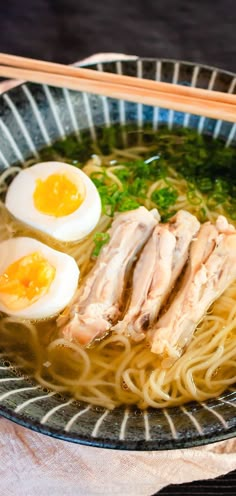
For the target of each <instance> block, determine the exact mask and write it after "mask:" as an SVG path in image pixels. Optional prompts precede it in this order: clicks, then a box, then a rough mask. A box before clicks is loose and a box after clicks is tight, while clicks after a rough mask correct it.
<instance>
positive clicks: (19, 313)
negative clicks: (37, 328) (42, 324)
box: [0, 237, 80, 320]
mask: <svg viewBox="0 0 236 496" xmlns="http://www.w3.org/2000/svg"><path fill="white" fill-rule="evenodd" d="M34 252H40V253H41V254H42V255H43V257H44V258H46V259H47V260H48V262H49V263H50V264H51V265H52V266H53V267H55V269H56V273H55V277H54V279H53V281H52V283H51V285H50V287H49V288H48V291H47V292H46V293H45V294H44V295H42V296H41V297H39V299H38V300H37V301H35V302H34V303H32V304H29V306H28V307H26V308H23V309H21V310H10V309H9V308H8V307H7V306H5V305H4V304H3V303H2V302H1V301H0V311H2V312H4V313H6V314H8V315H13V316H15V317H21V318H23V319H30V320H38V319H45V318H48V317H53V316H55V315H57V314H58V313H59V312H60V311H61V310H63V309H64V308H65V307H66V306H67V305H68V304H69V303H70V301H71V300H72V298H73V296H74V294H75V292H76V289H77V286H78V281H79V274H80V272H79V268H78V266H77V264H76V262H75V260H74V259H73V258H72V257H71V256H70V255H66V254H65V253H61V252H59V251H56V250H53V249H52V248H49V246H47V245H45V244H44V243H41V242H40V241H37V240H35V239H33V238H27V237H19V238H11V239H8V240H6V241H3V242H2V243H0V274H3V273H4V271H5V270H6V269H7V267H8V266H9V265H11V264H12V263H14V262H16V261H17V260H19V259H20V258H22V257H24V256H26V255H30V254H31V253H34Z"/></svg>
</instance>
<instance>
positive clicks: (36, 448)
mask: <svg viewBox="0 0 236 496" xmlns="http://www.w3.org/2000/svg"><path fill="white" fill-rule="evenodd" d="M0 453H1V464H0V483H1V490H0V493H1V494H2V495H3V494H4V495H6V496H33V495H38V496H49V495H50V496H77V495H79V496H97V495H106V496H113V495H114V496H151V495H153V494H154V493H155V492H156V491H158V490H160V489H161V488H162V487H164V486H166V485H168V484H180V483H182V482H190V481H193V480H197V479H210V478H214V477H217V476H219V475H222V474H224V473H227V472H229V471H231V470H234V469H236V439H233V440H229V441H224V442H221V443H216V444H212V445H208V446H204V447H199V448H191V449H183V450H175V451H159V452H155V451H151V452H131V451H127V452H125V451H115V450H107V449H99V448H92V447H87V446H80V445H76V444H72V443H68V442H62V441H59V440H57V439H52V438H50V437H47V436H44V435H42V434H37V433H35V432H32V431H30V430H28V429H25V428H24V427H20V426H18V425H16V424H14V423H13V422H10V421H8V420H5V419H1V420H0Z"/></svg>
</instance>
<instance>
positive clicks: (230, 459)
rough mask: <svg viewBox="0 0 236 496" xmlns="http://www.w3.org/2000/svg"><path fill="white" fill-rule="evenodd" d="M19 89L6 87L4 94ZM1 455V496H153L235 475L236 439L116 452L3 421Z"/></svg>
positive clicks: (116, 56)
mask: <svg viewBox="0 0 236 496" xmlns="http://www.w3.org/2000/svg"><path fill="white" fill-rule="evenodd" d="M121 58H123V59H124V58H130V56H126V55H123V54H110V53H109V54H98V55H94V56H92V57H90V58H88V59H86V60H84V61H83V62H82V63H85V62H86V63H88V62H101V61H105V60H115V59H121ZM134 58H135V57H134ZM15 84H16V82H12V81H10V82H9V81H7V82H4V83H2V84H1V85H0V92H1V91H5V90H6V89H8V88H9V87H12V86H14V85H15ZM18 84H19V83H18ZM0 454H1V464H0V484H1V486H0V487H1V489H0V494H4V495H6V496H33V495H34V494H35V495H38V496H49V495H50V496H97V495H106V496H113V495H114V496H152V495H153V494H154V493H155V492H157V491H158V490H160V489H161V488H163V487H164V486H167V485H168V484H181V483H183V482H191V481H193V480H198V479H211V478H215V477H218V476H220V475H223V474H226V473H227V472H230V471H231V470H235V469H236V438H234V439H231V440H228V441H223V442H220V443H216V444H211V445H207V446H202V447H199V448H191V449H190V448H189V449H182V450H174V451H160V452H156V451H151V452H130V451H115V450H106V449H99V448H92V447H87V446H80V445H75V444H72V443H68V442H62V441H59V440H57V439H52V438H50V437H47V436H43V435H41V434H37V433H35V432H32V431H30V430H28V429H25V428H24V427H20V426H18V425H16V424H14V423H13V422H10V421H8V420H5V419H0Z"/></svg>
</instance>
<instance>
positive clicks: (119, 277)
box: [58, 207, 159, 345]
mask: <svg viewBox="0 0 236 496" xmlns="http://www.w3.org/2000/svg"><path fill="white" fill-rule="evenodd" d="M158 220H159V214H158V213H157V211H156V210H154V211H151V212H149V211H148V210H147V209H146V208H145V207H139V208H138V209H136V210H132V211H130V212H125V213H122V214H119V215H117V217H116V218H115V220H114V221H113V223H112V226H111V229H110V231H109V234H110V241H109V242H108V244H107V245H105V246H104V247H103V248H102V250H101V253H100V255H99V257H98V259H97V262H96V264H95V266H94V268H93V269H92V271H91V272H90V274H89V275H88V277H87V279H86V281H85V283H84V285H83V286H82V287H81V289H80V290H79V293H78V297H77V298H76V300H75V301H74V302H73V304H72V307H71V308H70V311H69V322H68V323H67V324H66V326H65V327H64V329H63V335H64V336H65V337H66V338H68V339H69V340H71V341H72V340H75V341H78V342H79V343H81V344H83V345H88V344H89V343H90V342H91V341H92V340H93V339H94V338H98V337H101V336H102V335H103V334H105V333H107V332H108V331H109V329H110V327H111V325H112V323H115V321H117V319H118V318H119V316H120V311H121V306H122V297H123V292H124V288H125V283H126V280H127V277H128V274H129V272H130V269H131V267H132V265H133V263H134V261H135V259H136V256H137V254H138V253H139V252H140V250H141V249H142V247H143V245H144V244H145V242H146V241H147V239H148V238H149V236H150V235H151V233H152V231H153V229H154V227H155V225H156V224H157V222H158ZM58 323H59V325H60V320H59V322H58Z"/></svg>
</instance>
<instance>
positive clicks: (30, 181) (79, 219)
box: [5, 162, 101, 242]
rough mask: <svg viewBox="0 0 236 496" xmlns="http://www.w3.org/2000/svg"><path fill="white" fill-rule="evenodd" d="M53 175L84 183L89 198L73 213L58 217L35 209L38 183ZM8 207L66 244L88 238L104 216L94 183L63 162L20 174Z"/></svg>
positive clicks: (16, 214) (12, 185) (8, 199)
mask: <svg viewBox="0 0 236 496" xmlns="http://www.w3.org/2000/svg"><path fill="white" fill-rule="evenodd" d="M51 174H65V175H66V176H67V177H68V179H70V180H72V181H73V182H74V183H76V182H78V180H79V181H80V182H81V181H82V182H83V185H84V189H85V198H84V201H83V202H82V203H81V205H80V206H79V208H78V209H77V210H75V211H74V212H73V213H71V214H69V215H65V216H63V217H54V216H53V215H46V214H43V213H41V212H40V211H39V210H37V208H36V207H35V205H34V198H33V196H34V191H35V187H36V181H37V179H41V180H45V179H47V177H48V176H50V175H51ZM5 205H6V208H7V209H8V210H9V212H10V213H11V214H12V215H13V216H14V217H15V218H16V219H18V220H20V221H21V222H24V223H25V224H28V225H29V226H31V227H33V228H35V229H38V230H40V231H42V232H44V233H47V234H49V236H52V237H53V238H55V239H57V240H59V241H66V242H72V241H78V240H80V239H82V238H84V237H85V236H87V235H88V234H89V233H90V232H91V231H92V230H93V229H94V228H95V226H96V225H97V223H98V221H99V218H100V216H101V200H100V196H99V193H98V191H97V188H96V187H95V185H94V184H93V182H92V181H91V179H90V178H89V177H88V176H87V175H86V174H85V173H84V172H83V171H81V170H80V169H77V168H76V167H74V166H72V165H69V164H65V163H63V162H41V163H39V164H36V165H33V166H31V167H29V168H27V169H24V170H22V171H21V172H19V174H18V175H17V176H16V177H15V178H14V179H13V181H12V183H11V184H10V186H9V188H8V191H7V195H6V200H5Z"/></svg>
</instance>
